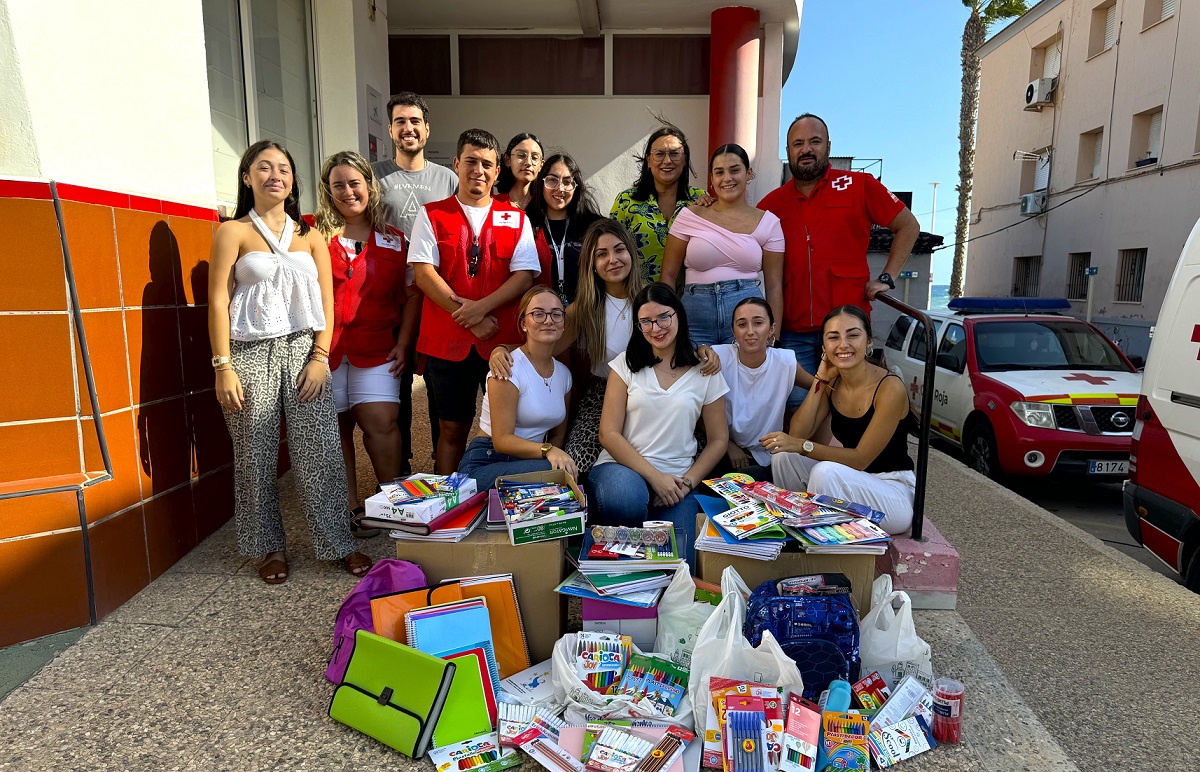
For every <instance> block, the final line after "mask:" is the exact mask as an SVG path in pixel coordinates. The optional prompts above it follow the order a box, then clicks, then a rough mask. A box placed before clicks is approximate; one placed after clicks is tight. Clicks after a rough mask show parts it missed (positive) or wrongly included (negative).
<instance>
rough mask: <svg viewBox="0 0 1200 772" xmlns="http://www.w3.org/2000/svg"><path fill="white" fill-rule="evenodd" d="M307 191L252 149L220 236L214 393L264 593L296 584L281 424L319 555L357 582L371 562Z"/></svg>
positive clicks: (246, 545)
mask: <svg viewBox="0 0 1200 772" xmlns="http://www.w3.org/2000/svg"><path fill="white" fill-rule="evenodd" d="M299 191H300V184H299V180H297V178H296V172H295V164H294V163H293V162H292V157H291V155H290V154H289V153H288V152H287V150H286V149H284V147H283V146H282V145H280V144H278V143H276V142H272V141H270V140H263V141H261V142H256V143H254V144H253V145H251V146H250V147H249V148H247V149H246V152H245V153H244V154H243V155H242V160H241V163H240V164H239V166H238V197H237V209H236V211H235V213H234V216H233V219H232V220H229V221H228V222H225V223H222V224H221V227H220V228H218V229H217V232H216V234H215V235H214V236H213V244H212V251H211V254H210V257H209V264H210V266H211V267H210V269H209V276H208V279H209V283H208V304H209V305H208V337H209V342H210V344H211V345H212V351H213V354H214V356H213V368H214V370H216V374H215V391H216V397H217V401H218V402H219V403H220V404H221V407H222V408H223V411H224V414H225V423H226V425H227V426H228V427H229V435H230V438H231V439H232V441H233V462H234V463H233V470H234V472H233V474H234V511H235V516H236V518H237V532H238V549H239V550H240V551H241V552H242V553H243V554H246V555H255V556H260V561H259V566H258V574H259V577H261V578H262V580H263V581H264V582H266V583H267V584H280V583H282V582H283V581H285V580H286V579H287V577H288V562H287V555H286V554H285V552H284V548H285V537H284V531H283V517H282V514H281V512H280V509H279V486H278V479H277V478H278V475H277V469H276V467H277V464H276V461H277V459H278V457H279V424H280V421H281V419H284V418H286V419H287V433H288V453H289V454H290V456H291V461H292V472H293V477H294V478H295V481H296V489H297V493H298V494H299V498H300V506H301V508H302V509H303V511H304V515H305V518H306V519H307V520H308V526H309V529H310V531H311V532H312V544H313V551H314V552H315V553H316V556H317V557H318V558H320V559H323V560H342V561H343V563H344V565H345V567H346V570H347V571H349V572H350V573H352V574H354V575H355V576H361V575H362V574H365V573H366V572H367V571H368V570H369V569H370V567H371V559H370V558H368V557H367V556H366V555H363V554H362V553H361V552H357V551H356V550H355V549H354V539H353V538H352V537H351V536H350V524H349V510H348V508H347V505H346V487H345V482H344V476H345V471H344V470H343V468H342V459H341V457H340V456H339V455H338V453H337V446H338V439H337V416H336V413H335V411H334V407H333V393H332V390H331V389H330V388H329V349H328V346H329V345H330V339H331V338H332V337H333V325H332V324H329V323H327V320H330V319H331V318H332V317H333V277H332V275H331V273H330V267H329V250H328V248H327V247H326V246H325V240H324V239H322V238H321V236H320V235H319V234H318V233H316V232H315V231H314V230H312V229H310V228H309V227H308V224H307V223H305V222H304V221H303V220H302V219H301V218H300V192H299Z"/></svg>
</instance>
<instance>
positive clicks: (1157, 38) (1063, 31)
mask: <svg viewBox="0 0 1200 772" xmlns="http://www.w3.org/2000/svg"><path fill="white" fill-rule="evenodd" d="M1198 44H1200V3H1197V2H1195V0H1043V1H1042V2H1040V3H1038V4H1037V5H1036V6H1034V7H1033V8H1032V9H1030V10H1029V11H1028V12H1027V13H1025V14H1024V15H1023V16H1021V17H1020V18H1019V19H1017V20H1015V21H1014V22H1012V23H1011V24H1010V25H1009V26H1007V27H1005V28H1004V29H1003V30H1002V31H1000V32H998V33H997V34H996V35H994V36H993V37H992V38H991V39H990V40H988V42H987V43H985V44H984V46H983V47H982V48H981V49H980V52H979V55H980V60H981V62H982V77H981V82H980V96H979V122H978V142H977V149H976V154H975V188H974V199H973V202H972V211H971V229H970V236H971V238H972V239H973V241H972V242H971V245H970V248H969V259H968V263H967V277H966V290H965V291H966V293H967V294H968V295H984V296H1008V295H1013V296H1017V295H1021V296H1035V297H1036V296H1041V297H1064V296H1065V297H1067V298H1068V299H1070V300H1071V305H1072V313H1073V314H1075V315H1077V316H1081V317H1082V316H1084V315H1085V314H1086V313H1087V312H1088V309H1089V294H1090V295H1091V298H1090V301H1091V303H1090V308H1091V312H1092V314H1093V321H1094V322H1096V323H1097V324H1098V325H1099V326H1100V327H1101V328H1103V329H1104V330H1105V331H1106V332H1108V333H1109V335H1110V336H1111V337H1112V338H1113V339H1114V340H1115V341H1116V342H1117V343H1118V344H1119V345H1120V346H1121V347H1122V349H1123V350H1124V351H1125V352H1126V353H1127V354H1129V355H1131V356H1136V355H1142V356H1144V355H1145V354H1146V351H1147V349H1148V348H1149V338H1150V330H1151V328H1152V326H1153V325H1154V322H1155V319H1156V318H1157V316H1158V312H1159V307H1160V305H1161V304H1162V299H1163V295H1164V293H1165V292H1166V288H1167V284H1168V283H1169V282H1170V279H1171V274H1172V271H1173V270H1174V267H1175V263H1176V261H1177V259H1178V257H1179V253H1180V250H1181V249H1182V247H1183V243H1184V240H1185V239H1186V238H1187V235H1188V233H1189V232H1190V231H1191V228H1192V226H1193V225H1194V224H1195V222H1196V219H1197V218H1198V217H1200V45H1198ZM1090 274H1094V275H1090Z"/></svg>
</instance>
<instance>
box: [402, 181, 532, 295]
mask: <svg viewBox="0 0 1200 772" xmlns="http://www.w3.org/2000/svg"><path fill="white" fill-rule="evenodd" d="M454 200H455V201H458V205H459V206H461V207H462V209H463V212H465V213H466V215H467V221H468V222H470V223H471V232H472V233H479V229H480V228H481V227H483V221H484V219H486V218H487V216H488V212H490V211H492V208H491V206H490V205H489V206H467V205H466V204H464V203H463V202H462V201H459V199H458V197H457V196H455V197H454ZM524 220H525V221H524V222H523V223H522V224H521V237H520V239H518V240H517V248H516V249H515V250H513V256H512V261H511V262H510V263H509V266H508V270H509V271H510V272H511V271H533V275H534V276H537V275H538V274H539V273H541V272H542V264H541V262H539V261H538V255H537V245H536V244H534V241H533V229H532V228H530V227H529V218H528V217H526V218H524ZM408 262H409V263H410V264H411V263H429V264H430V265H432V266H434V267H435V268H436V267H437V266H439V265H441V262H442V256H441V253H440V252H438V245H437V238H436V237H435V236H434V235H433V223H431V222H430V221H429V213H428V212H426V211H425V207H421V211H420V212H419V213H418V214H417V219H416V222H414V223H413V230H412V239H410V240H409V243H408Z"/></svg>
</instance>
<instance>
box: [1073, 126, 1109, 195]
mask: <svg viewBox="0 0 1200 772" xmlns="http://www.w3.org/2000/svg"><path fill="white" fill-rule="evenodd" d="M1103 160H1104V129H1103V128H1099V129H1093V130H1092V131H1087V132H1084V133H1083V134H1080V135H1079V158H1078V160H1077V161H1076V166H1075V181H1076V182H1086V181H1088V180H1098V179H1100V170H1101V169H1102V168H1103V167H1102V165H1101V162H1102V161H1103Z"/></svg>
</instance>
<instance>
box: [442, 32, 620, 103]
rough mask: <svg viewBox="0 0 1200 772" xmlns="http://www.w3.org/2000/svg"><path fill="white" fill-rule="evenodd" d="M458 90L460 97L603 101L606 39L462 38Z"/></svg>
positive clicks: (467, 36)
mask: <svg viewBox="0 0 1200 772" xmlns="http://www.w3.org/2000/svg"><path fill="white" fill-rule="evenodd" d="M547 62H553V63H554V65H553V66H547V64H546V63H547ZM458 89H459V93H460V94H462V95H463V96H568V95H570V96H580V95H595V96H603V95H604V38H583V37H575V38H559V37H549V36H544V35H543V36H536V37H535V36H528V37H510V36H497V35H477V36H476V35H460V36H459V38H458Z"/></svg>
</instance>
